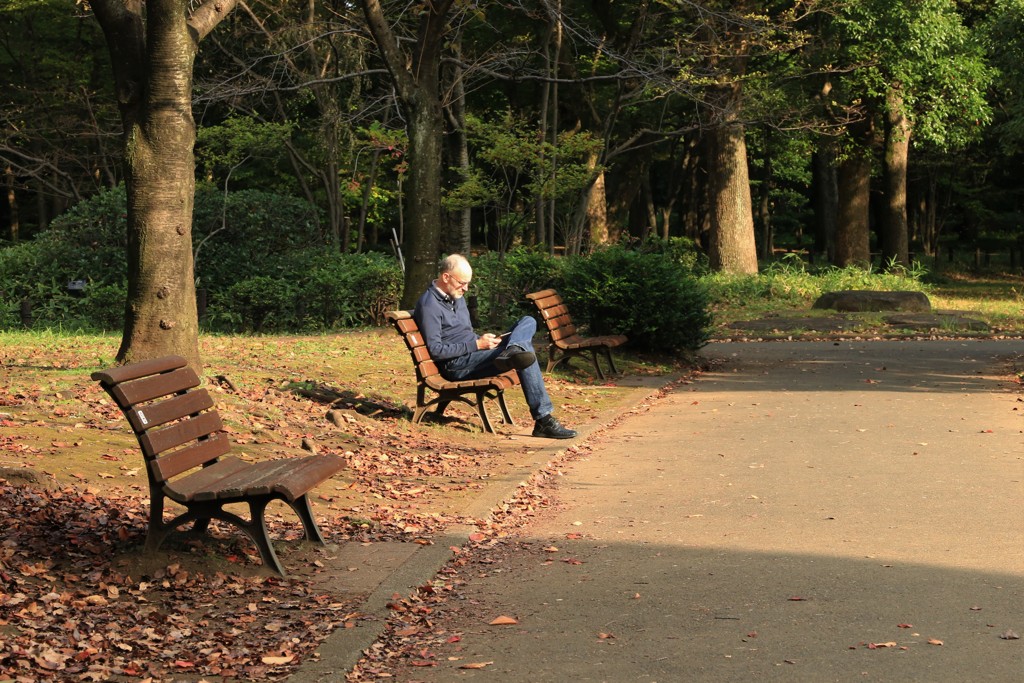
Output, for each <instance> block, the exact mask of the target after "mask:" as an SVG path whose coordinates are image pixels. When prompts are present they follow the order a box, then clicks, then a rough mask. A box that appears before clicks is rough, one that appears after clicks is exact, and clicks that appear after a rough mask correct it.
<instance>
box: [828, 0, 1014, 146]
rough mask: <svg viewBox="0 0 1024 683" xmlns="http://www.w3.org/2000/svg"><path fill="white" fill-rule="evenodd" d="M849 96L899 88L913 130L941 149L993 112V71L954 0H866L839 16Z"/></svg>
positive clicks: (877, 98) (960, 140) (876, 97)
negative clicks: (989, 94) (990, 92)
mask: <svg viewBox="0 0 1024 683" xmlns="http://www.w3.org/2000/svg"><path fill="white" fill-rule="evenodd" d="M836 25H837V27H838V29H839V30H840V32H841V34H842V37H841V38H840V40H839V41H837V42H838V44H842V45H844V46H845V47H844V50H845V56H844V57H841V58H840V59H843V60H844V61H846V62H848V63H850V64H853V65H857V66H858V68H856V69H852V70H850V72H849V73H848V74H847V75H845V76H844V77H843V79H842V82H841V84H840V91H839V92H840V93H841V94H840V95H839V96H840V97H842V98H845V99H846V100H847V103H854V102H858V101H860V100H862V99H863V100H867V101H869V102H870V101H874V102H876V103H878V102H884V101H885V99H886V95H887V93H889V92H890V91H898V92H899V94H900V97H901V98H902V101H903V106H904V108H905V112H904V113H906V114H907V116H908V117H909V118H910V119H911V120H912V121H913V123H914V136H915V138H917V139H920V140H923V141H927V142H929V143H930V144H932V145H935V146H936V147H937V148H939V149H952V148H957V147H962V146H964V145H965V144H967V143H968V142H969V141H970V140H972V139H974V138H975V137H977V135H978V133H979V132H980V131H981V125H980V124H982V123H987V122H988V121H989V120H990V119H991V106H990V105H989V103H988V102H987V101H986V99H985V94H986V91H987V89H988V87H989V85H990V84H991V83H992V79H993V75H994V74H993V71H992V69H991V67H990V66H989V65H988V64H987V62H986V60H985V57H984V54H983V50H982V46H981V44H980V42H979V41H978V40H977V38H976V36H975V34H973V33H972V32H971V31H969V30H968V28H967V27H966V26H965V25H964V23H963V18H962V17H961V16H960V14H959V13H958V12H957V6H956V3H951V2H948V0H915V1H913V2H892V1H891V0H863V1H861V2H852V3H846V4H845V5H843V11H842V12H840V13H839V14H838V15H837V17H836Z"/></svg>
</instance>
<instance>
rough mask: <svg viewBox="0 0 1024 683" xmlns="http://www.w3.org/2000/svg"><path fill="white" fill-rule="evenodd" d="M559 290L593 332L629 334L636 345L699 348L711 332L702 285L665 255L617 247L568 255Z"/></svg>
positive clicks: (656, 348)
mask: <svg viewBox="0 0 1024 683" xmlns="http://www.w3.org/2000/svg"><path fill="white" fill-rule="evenodd" d="M560 292H561V294H562V297H563V298H564V299H565V300H566V301H567V302H569V305H570V308H571V310H572V312H573V318H574V320H577V322H578V323H580V322H582V323H584V324H585V325H586V326H587V328H588V329H589V332H590V333H591V334H597V335H600V334H614V333H621V334H625V335H626V336H628V337H629V339H630V345H631V346H633V347H634V348H640V349H645V350H650V351H666V352H677V351H695V350H696V349H699V348H700V347H702V346H704V344H706V343H707V341H708V338H709V335H710V327H711V322H712V320H711V315H710V313H709V312H708V307H707V293H706V292H705V289H704V286H703V285H702V284H701V283H700V282H699V281H698V279H697V278H695V277H694V276H693V274H692V272H691V271H690V270H689V269H687V268H685V267H683V266H681V265H680V264H679V263H677V262H676V261H675V260H674V259H672V258H671V257H669V256H668V255H666V254H662V253H656V252H646V253H645V252H641V251H636V250H633V249H628V248H625V247H623V246H613V247H609V248H606V249H600V250H598V251H595V252H594V253H593V254H591V255H590V256H586V257H583V256H578V257H573V258H570V259H569V260H568V262H567V264H566V268H565V273H564V277H563V282H562V285H561V287H560Z"/></svg>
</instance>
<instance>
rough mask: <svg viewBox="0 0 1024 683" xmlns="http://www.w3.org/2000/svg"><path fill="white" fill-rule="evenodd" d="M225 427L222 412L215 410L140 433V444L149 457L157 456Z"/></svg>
mask: <svg viewBox="0 0 1024 683" xmlns="http://www.w3.org/2000/svg"><path fill="white" fill-rule="evenodd" d="M222 429H224V424H223V423H222V422H221V420H220V414H219V413H217V411H215V410H211V411H209V412H206V413H203V414H202V415H199V416H197V417H193V418H189V419H187V420H182V421H181V422H175V423H174V424H172V425H168V426H167V427H161V428H160V429H151V430H149V431H147V432H144V433H142V434H140V435H139V445H140V446H142V452H143V453H145V454H146V455H147V456H148V457H151V458H152V457H156V456H158V455H160V454H161V453H163V452H164V451H166V450H169V449H171V448H177V447H178V446H184V445H185V444H187V443H190V442H192V441H195V440H196V439H200V438H203V437H206V436H209V435H210V434H213V433H214V432H219V431H221V430H222Z"/></svg>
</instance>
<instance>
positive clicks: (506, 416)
mask: <svg viewBox="0 0 1024 683" xmlns="http://www.w3.org/2000/svg"><path fill="white" fill-rule="evenodd" d="M497 398H498V407H499V408H501V418H502V419H503V420H504V421H505V424H507V425H515V422H514V421H513V420H512V413H510V412H508V405H507V404H506V403H505V392H504V391H500V392H498V396H497Z"/></svg>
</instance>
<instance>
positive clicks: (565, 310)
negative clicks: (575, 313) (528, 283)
mask: <svg viewBox="0 0 1024 683" xmlns="http://www.w3.org/2000/svg"><path fill="white" fill-rule="evenodd" d="M526 298H527V299H529V300H530V301H532V302H533V303H534V304H536V306H537V310H538V311H539V312H540V315H541V318H543V319H544V324H545V325H547V327H548V333H549V334H550V335H551V341H553V342H557V341H559V340H560V339H565V338H567V337H572V336H573V335H575V334H576V325H574V324H573V322H572V317H571V316H570V315H569V307H568V306H566V305H565V302H563V301H562V297H561V296H560V295H559V294H558V292H557V291H556V290H554V289H544V290H541V291H539V292H534V293H532V294H527V295H526Z"/></svg>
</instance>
